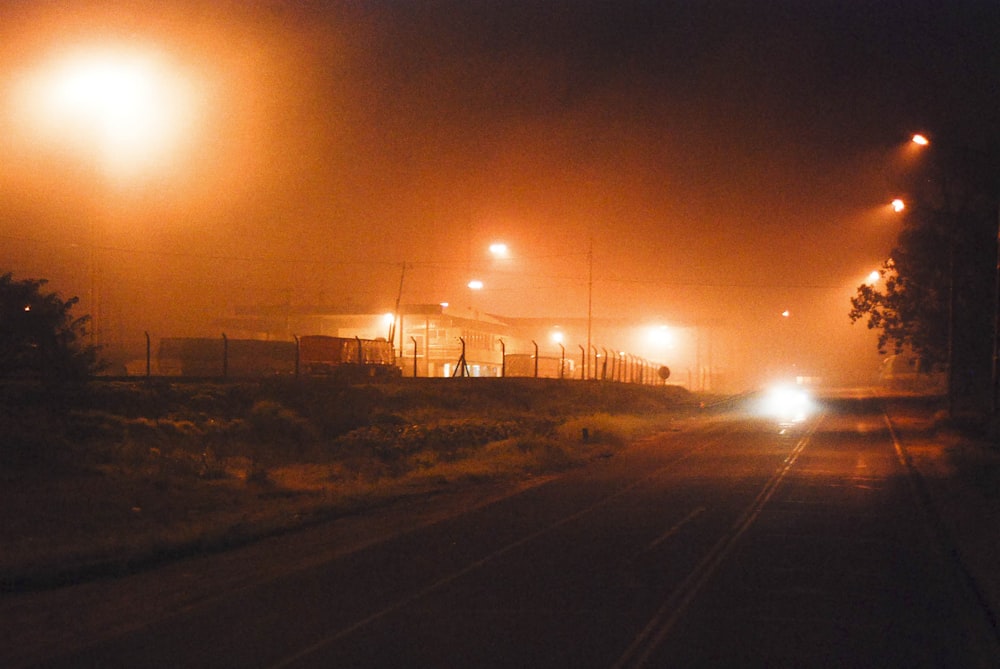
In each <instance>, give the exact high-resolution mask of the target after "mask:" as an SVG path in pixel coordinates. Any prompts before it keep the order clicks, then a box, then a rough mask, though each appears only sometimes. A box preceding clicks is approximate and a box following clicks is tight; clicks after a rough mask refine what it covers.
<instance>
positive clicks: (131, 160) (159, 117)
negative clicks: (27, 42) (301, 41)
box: [8, 45, 198, 343]
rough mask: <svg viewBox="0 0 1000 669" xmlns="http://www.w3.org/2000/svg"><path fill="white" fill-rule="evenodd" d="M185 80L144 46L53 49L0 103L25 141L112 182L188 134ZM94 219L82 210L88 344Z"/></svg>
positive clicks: (161, 156)
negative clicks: (5, 104) (77, 161)
mask: <svg viewBox="0 0 1000 669" xmlns="http://www.w3.org/2000/svg"><path fill="white" fill-rule="evenodd" d="M192 84H193V80H192V79H191V78H190V77H189V76H188V74H187V73H185V72H182V71H181V70H180V69H179V68H178V67H177V66H175V65H173V64H172V63H170V62H169V60H168V59H167V58H166V57H165V55H164V54H162V53H160V52H158V51H157V50H155V49H154V48H152V46H144V47H138V46H133V45H128V46H125V45H121V46H114V45H112V46H105V45H102V46H92V47H80V48H77V49H69V50H65V49H64V50H60V51H58V52H57V53H56V55H54V56H52V57H50V58H49V59H48V60H47V61H43V62H41V63H39V64H38V65H37V66H35V67H34V68H32V69H31V70H29V71H26V72H23V73H20V76H19V77H18V79H17V83H16V84H15V86H14V87H13V88H12V89H11V92H10V96H9V99H8V102H9V104H10V108H9V109H10V111H11V113H12V115H13V118H14V121H15V123H16V124H17V125H18V127H19V128H21V129H22V130H23V131H24V132H23V135H22V136H23V137H24V138H26V139H27V140H28V142H30V144H31V146H30V147H27V148H28V150H30V151H31V152H32V153H37V152H38V149H42V153H45V152H48V153H51V154H53V155H57V156H60V157H63V156H66V155H71V154H76V155H77V156H78V157H79V158H81V159H82V160H83V161H84V163H85V164H87V165H92V166H93V167H94V169H95V171H96V172H97V173H98V174H99V176H102V177H103V178H104V179H106V180H108V181H110V182H111V184H112V185H115V186H118V185H123V184H125V183H127V182H128V181H130V180H131V179H132V178H134V177H135V176H137V175H139V174H143V173H149V172H152V171H159V170H161V169H162V168H163V167H165V166H166V164H167V163H169V162H170V158H171V157H172V156H173V154H174V153H175V152H176V151H178V150H179V148H180V147H181V145H182V144H184V143H190V142H192V140H193V137H192V135H193V133H192V132H191V129H192V128H193V126H194V122H195V118H196V116H197V111H198V109H197V107H198V105H197V104H196V100H197V97H198V96H197V95H196V91H195V87H194V86H193V85H192ZM96 234H97V233H96V230H95V221H94V218H93V216H91V217H90V229H89V237H90V239H89V246H90V251H89V258H88V264H89V272H88V273H89V275H90V289H89V292H90V296H89V302H90V304H89V307H90V309H91V311H92V312H93V313H92V314H91V330H90V337H91V343H96V340H95V335H96V333H97V332H98V330H99V325H98V319H99V317H100V308H99V306H100V305H99V301H100V295H99V286H98V283H99V282H98V281H97V259H96V248H97V239H96Z"/></svg>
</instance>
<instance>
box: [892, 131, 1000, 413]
mask: <svg viewBox="0 0 1000 669" xmlns="http://www.w3.org/2000/svg"><path fill="white" fill-rule="evenodd" d="M910 141H911V142H912V143H913V144H915V145H917V146H918V147H925V146H929V145H930V144H931V142H930V140H929V139H928V138H927V136H926V135H922V134H919V133H918V134H915V135H913V137H912V138H911V139H910ZM980 157H982V156H980ZM994 159H995V157H994ZM994 169H996V165H994ZM995 195H996V198H997V204H996V206H997V215H996V221H997V223H996V234H995V235H994V241H995V242H996V244H997V251H996V252H997V257H996V267H995V270H994V294H993V346H992V349H993V355H992V365H991V367H992V370H991V390H990V413H991V415H992V417H993V419H994V421H996V419H997V414H998V413H1000V192H998V193H996V194H995ZM949 266H950V269H949V275H950V277H949V288H948V412H949V414H951V413H952V412H953V410H954V381H955V377H954V363H955V359H954V358H955V351H954V346H955V344H954V337H955V240H954V235H953V234H952V235H949ZM994 427H996V426H994Z"/></svg>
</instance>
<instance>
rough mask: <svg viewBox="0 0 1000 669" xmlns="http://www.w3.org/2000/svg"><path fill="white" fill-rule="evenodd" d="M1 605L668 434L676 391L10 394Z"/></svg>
mask: <svg viewBox="0 0 1000 669" xmlns="http://www.w3.org/2000/svg"><path fill="white" fill-rule="evenodd" d="M0 400H2V404H0V406H2V407H3V409H2V413H0V430H2V431H3V433H4V434H5V435H8V436H7V438H6V439H5V440H4V441H3V442H2V445H0V471H2V478H3V479H4V480H3V481H2V483H3V486H2V491H0V498H2V499H3V503H4V506H5V509H7V510H9V515H8V522H7V523H6V524H5V526H4V527H3V529H2V534H3V536H2V539H3V542H4V546H5V550H4V554H3V556H2V557H0V589H7V590H11V589H17V588H24V587H36V586H43V585H53V584H57V583H60V582H68V581H72V580H75V579H78V578H81V577H83V576H85V575H97V574H101V573H108V572H111V573H114V572H118V571H121V570H127V569H131V568H134V567H135V566H136V565H138V564H143V563H149V562H152V561H156V560H162V559H166V558H169V557H171V556H175V555H183V554H190V553H192V552H198V551H207V550H218V549H221V548H225V547H228V546H232V545H235V544H239V543H241V542H245V541H249V540H252V539H254V538H257V537H260V536H265V535H268V534H272V533H275V532H281V531H286V530H289V529H292V528H295V527H299V526H302V525H304V524H308V523H311V522H317V521H320V520H323V519H328V518H331V517H335V516H336V515H338V514H342V513H348V512H356V511H358V510H359V509H363V508H366V507H370V506H372V505H378V504H384V503H388V502H390V501H393V500H398V499H400V498H401V497H405V496H407V495H419V494H426V493H428V492H432V491H434V490H440V489H441V488H442V487H454V486H458V485H469V484H480V483H486V482H489V483H496V482H508V483H512V484H514V483H517V482H518V481H524V480H525V479H527V478H530V477H538V476H542V475H547V474H551V473H554V472H557V471H560V470H564V469H566V468H569V467H573V466H575V465H578V464H580V463H583V462H586V461H588V460H591V459H594V458H596V457H606V456H608V455H610V454H612V453H613V452H614V450H615V449H617V448H619V447H621V446H622V445H623V444H625V443H627V442H629V441H630V440H632V439H635V438H637V437H640V436H642V435H644V434H648V433H652V432H655V431H660V430H664V429H667V428H668V427H669V425H670V421H671V420H672V419H674V418H676V417H677V416H678V414H679V413H680V412H683V411H685V410H687V409H688V408H689V407H690V406H691V404H692V402H691V399H690V397H689V396H688V394H687V393H686V392H685V391H684V390H682V389H680V388H677V387H672V386H667V387H650V386H628V385H623V384H604V383H598V382H594V383H579V382H562V381H558V380H546V379H405V380H399V381H397V382H393V383H387V384H378V385H362V386H350V385H345V384H338V383H333V382H330V381H329V380H324V379H299V380H295V379H269V380H266V381H253V382H243V383H225V384H222V383H219V384H213V383H197V384H193V383H174V382H169V381H166V380H162V379H152V380H143V381H137V382H120V381H119V382H111V381H90V382H87V383H82V382H81V383H80V384H63V385H61V386H59V387H52V386H51V385H47V384H45V383H41V382H37V381H28V380H24V381H9V382H6V383H5V384H3V385H2V386H0Z"/></svg>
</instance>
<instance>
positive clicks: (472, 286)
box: [468, 279, 483, 290]
mask: <svg viewBox="0 0 1000 669" xmlns="http://www.w3.org/2000/svg"><path fill="white" fill-rule="evenodd" d="M468 286H469V290H482V289H483V282H482V281H480V280H479V279H473V280H472V281H470V282H469V283H468Z"/></svg>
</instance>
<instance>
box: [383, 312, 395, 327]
mask: <svg viewBox="0 0 1000 669" xmlns="http://www.w3.org/2000/svg"><path fill="white" fill-rule="evenodd" d="M395 320H396V314H394V313H392V312H386V313H384V314H382V323H384V324H385V325H392V323H393V321H395Z"/></svg>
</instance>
